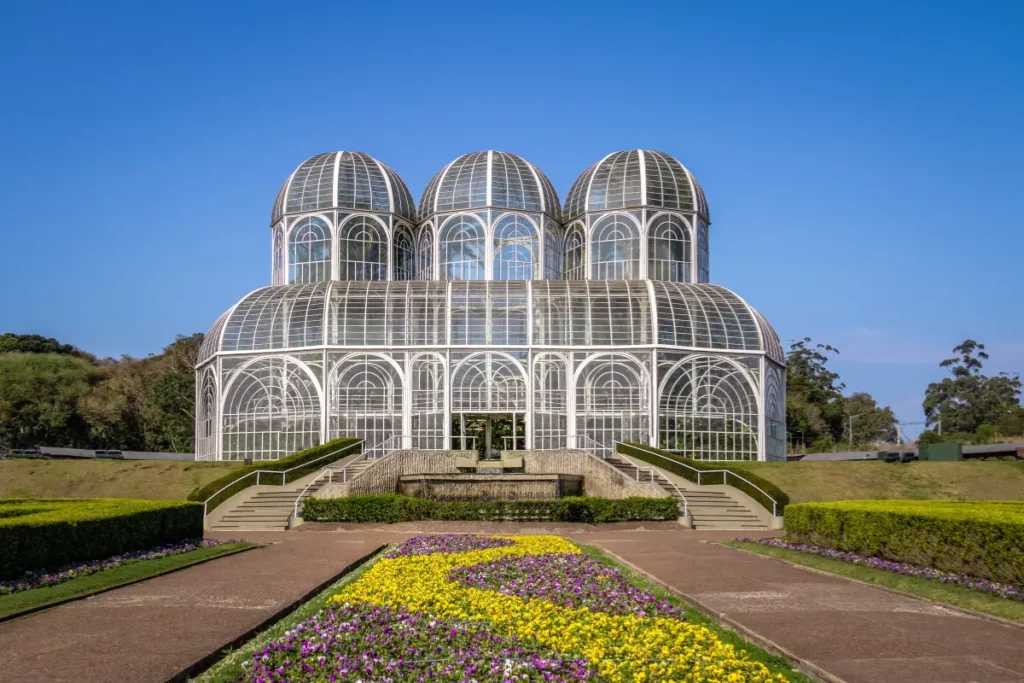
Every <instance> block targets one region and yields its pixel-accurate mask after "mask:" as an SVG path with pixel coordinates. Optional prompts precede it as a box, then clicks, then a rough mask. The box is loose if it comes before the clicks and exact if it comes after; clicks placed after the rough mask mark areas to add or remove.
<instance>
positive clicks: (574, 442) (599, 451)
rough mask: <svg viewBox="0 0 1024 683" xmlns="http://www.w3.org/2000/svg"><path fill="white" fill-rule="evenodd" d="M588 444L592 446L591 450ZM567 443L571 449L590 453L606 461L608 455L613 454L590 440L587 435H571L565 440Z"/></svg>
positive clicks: (603, 446) (605, 447)
mask: <svg viewBox="0 0 1024 683" xmlns="http://www.w3.org/2000/svg"><path fill="white" fill-rule="evenodd" d="M588 442H589V444H590V446H589V448H588V446H587V445H586V444H587V443H588ZM565 443H566V446H567V447H569V448H575V449H578V450H581V451H588V452H589V453H590V454H591V455H593V456H596V457H599V458H602V459H605V460H606V459H607V458H608V454H609V453H611V449H610V448H608V447H607V446H605V445H603V444H601V443H599V442H598V441H596V440H594V439H592V438H590V437H589V436H587V435H586V434H571V435H569V436H567V437H566V438H565ZM581 444H583V445H581Z"/></svg>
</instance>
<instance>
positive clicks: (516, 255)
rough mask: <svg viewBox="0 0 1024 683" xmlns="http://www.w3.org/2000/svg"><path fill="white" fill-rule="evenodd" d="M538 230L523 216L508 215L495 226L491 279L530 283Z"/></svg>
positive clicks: (536, 249) (534, 264)
mask: <svg viewBox="0 0 1024 683" xmlns="http://www.w3.org/2000/svg"><path fill="white" fill-rule="evenodd" d="M537 251H538V247H537V229H536V228H535V227H534V225H533V223H532V222H530V220H529V219H528V218H527V217H526V216H521V215H519V214H509V215H507V216H504V217H502V218H501V219H500V220H499V221H498V223H497V225H495V226H494V279H495V280H532V279H533V273H534V268H535V267H536V263H537Z"/></svg>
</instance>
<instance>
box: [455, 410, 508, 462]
mask: <svg viewBox="0 0 1024 683" xmlns="http://www.w3.org/2000/svg"><path fill="white" fill-rule="evenodd" d="M452 448H453V449H455V450H466V451H473V450H475V451H476V452H477V455H478V457H479V458H480V459H481V460H497V459H499V458H501V454H502V452H511V451H522V450H525V449H526V415H525V413H456V414H455V415H454V416H452Z"/></svg>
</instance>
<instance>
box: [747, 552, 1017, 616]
mask: <svg viewBox="0 0 1024 683" xmlns="http://www.w3.org/2000/svg"><path fill="white" fill-rule="evenodd" d="M740 540H742V541H745V542H747V543H760V544H761V545H767V546H772V547H774V548H785V549H786V550H796V551H798V552H802V553H811V554H814V555H821V556H822V557H828V558H831V559H833V560H840V561H842V562H849V563H851V564H859V565H863V566H865V567H870V568H872V569H881V570H882V571H887V572H893V573H894V574H901V575H903V576H917V577H919V578H922V579H931V580H933V581H940V582H942V583H949V584H953V585H955V586H962V587H964V588H970V589H972V590H976V591H980V592H982V593H987V594H989V595H995V596H998V597H1001V598H1006V599H1007V600H1020V601H1022V602H1024V586H1014V585H1011V584H1008V583H998V582H996V581H989V580H988V579H982V578H978V577H976V576H969V575H967V574H957V573H955V572H947V571H943V570H941V569H933V568H932V567H921V566H919V565H915V564H910V563H907V562H894V561H892V560H883V559H881V558H878V557H869V556H867V555H858V554H857V553H848V552H845V551H843V550H834V549H832V548H825V547H822V546H819V545H810V544H808V543H793V542H791V541H783V540H781V539H778V538H744V539H740Z"/></svg>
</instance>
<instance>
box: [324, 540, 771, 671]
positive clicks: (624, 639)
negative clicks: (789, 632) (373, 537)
mask: <svg viewBox="0 0 1024 683" xmlns="http://www.w3.org/2000/svg"><path fill="white" fill-rule="evenodd" d="M502 538H510V539H511V540H513V541H514V542H515V544H514V545H511V546H506V547H501V548H489V549H486V550H474V551H470V552H464V553H437V554H433V555H413V556H403V557H390V558H384V559H382V560H380V561H379V562H377V563H376V564H375V565H374V566H373V567H372V568H371V569H370V570H369V571H368V572H366V574H365V575H364V576H363V577H362V578H360V579H359V580H358V581H356V582H354V583H352V584H349V585H348V586H346V587H345V588H344V590H342V592H341V593H339V594H338V595H336V596H334V597H333V598H332V600H334V601H336V602H338V603H345V602H367V603H371V604H375V605H388V606H391V607H405V608H407V609H409V610H412V611H416V612H424V613H427V614H433V615H436V616H438V617H441V618H449V619H456V620H462V621H465V620H469V621H480V622H487V623H490V624H492V625H493V626H494V627H496V628H497V629H499V630H501V631H505V632H507V633H509V634H512V635H514V636H517V637H520V638H526V639H532V640H534V641H536V642H538V643H541V644H542V645H546V646H548V647H551V648H554V649H556V650H559V651H561V652H564V653H567V654H571V655H576V656H581V657H584V658H586V659H587V660H589V661H590V662H592V663H593V664H594V665H595V666H596V667H597V669H598V671H600V673H601V674H602V675H603V676H605V677H606V678H608V679H609V680H611V681H674V680H682V681H693V682H695V683H699V682H702V681H716V682H717V681H726V682H729V683H732V682H736V683H739V682H749V683H768V682H769V681H776V682H777V683H785V681H786V679H785V678H784V677H782V676H781V675H780V676H777V677H772V675H771V673H770V672H769V671H768V669H767V667H765V666H764V665H763V664H762V663H760V662H755V661H751V660H749V659H747V658H746V657H745V656H744V655H742V654H741V653H738V652H736V649H735V648H734V647H733V646H732V645H728V644H726V643H723V642H721V641H720V640H719V639H718V637H717V636H715V634H713V633H712V632H711V631H709V630H708V629H706V628H705V627H703V626H697V625H694V624H691V623H689V622H686V621H681V620H678V619H673V618H668V617H638V616H635V615H630V614H624V615H613V614H607V613H604V612H592V611H590V610H589V609H587V608H585V607H580V608H571V607H562V606H559V605H555V604H554V603H551V602H547V601H545V600H539V599H524V598H519V597H515V596H510V595H503V594H501V593H498V592H496V591H489V590H480V589H477V588H471V587H468V586H465V585H463V584H461V583H458V582H455V581H450V580H448V575H449V573H450V572H451V570H452V569H454V568H455V567H460V566H471V565H475V564H481V563H484V562H490V561H492V560H496V559H498V558H501V557H508V556H523V555H541V554H546V553H578V552H579V549H578V548H577V547H576V546H575V545H573V544H572V543H571V542H569V541H567V540H565V539H563V538H559V537H557V536H509V537H502Z"/></svg>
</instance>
